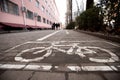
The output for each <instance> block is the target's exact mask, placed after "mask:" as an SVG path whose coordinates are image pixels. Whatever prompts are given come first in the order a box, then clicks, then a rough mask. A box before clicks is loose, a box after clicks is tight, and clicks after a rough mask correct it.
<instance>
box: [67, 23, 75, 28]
mask: <svg viewBox="0 0 120 80" xmlns="http://www.w3.org/2000/svg"><path fill="white" fill-rule="evenodd" d="M66 29H75V22H70V23H69V24H68V25H67V26H66Z"/></svg>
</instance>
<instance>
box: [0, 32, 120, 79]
mask: <svg viewBox="0 0 120 80" xmlns="http://www.w3.org/2000/svg"><path fill="white" fill-rule="evenodd" d="M0 80H120V44H119V43H115V42H111V41H107V40H104V39H101V38H98V37H95V36H91V35H88V34H84V33H80V32H76V31H73V30H42V31H32V32H23V33H10V34H0Z"/></svg>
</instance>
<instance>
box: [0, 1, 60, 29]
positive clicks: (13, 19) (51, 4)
mask: <svg viewBox="0 0 120 80" xmlns="http://www.w3.org/2000/svg"><path fill="white" fill-rule="evenodd" d="M9 1H11V2H13V3H15V4H17V5H18V7H19V15H14V14H10V13H6V12H2V11H0V22H4V23H13V24H24V25H29V26H35V28H38V27H42V28H50V27H51V24H47V22H46V23H43V18H45V19H46V21H47V20H49V22H50V21H51V22H52V23H53V22H59V12H58V10H57V8H56V4H55V1H54V0H37V1H39V7H36V5H35V2H36V0H32V2H30V0H9ZM22 1H23V4H22ZM46 1H47V3H46ZM23 5H24V6H25V7H26V9H27V10H30V11H32V12H33V13H37V14H38V15H39V16H41V22H38V21H37V17H33V20H32V19H28V18H26V14H25V12H22V10H21V7H22V6H23ZM42 6H44V8H45V11H44V12H43V11H42ZM46 10H47V11H48V13H47V12H46ZM54 13H57V14H56V15H55V14H54Z"/></svg>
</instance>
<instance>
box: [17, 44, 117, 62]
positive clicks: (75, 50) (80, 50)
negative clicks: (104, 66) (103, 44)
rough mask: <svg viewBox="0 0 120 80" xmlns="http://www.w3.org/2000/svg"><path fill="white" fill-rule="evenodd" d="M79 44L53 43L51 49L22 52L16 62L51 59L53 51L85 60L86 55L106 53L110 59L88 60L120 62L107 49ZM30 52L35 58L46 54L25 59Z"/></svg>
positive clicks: (43, 48)
mask: <svg viewBox="0 0 120 80" xmlns="http://www.w3.org/2000/svg"><path fill="white" fill-rule="evenodd" d="M78 44H79V43H72V44H69V45H58V44H56V43H52V44H51V46H49V47H35V48H30V49H26V50H23V51H21V52H20V53H19V54H17V55H16V56H15V61H20V62H32V61H40V60H43V59H44V58H45V57H49V56H50V55H51V54H52V52H53V49H54V50H57V51H60V52H63V53H66V54H68V55H74V54H77V55H79V56H80V58H85V57H87V56H86V55H94V54H98V52H97V51H96V50H99V51H102V52H104V53H107V54H108V55H109V56H110V57H109V58H96V57H88V59H89V60H90V61H92V62H103V63H106V62H115V61H119V57H118V56H117V55H116V54H114V53H113V52H111V51H109V50H107V49H103V48H100V47H94V46H78ZM67 46H69V47H70V48H69V49H68V50H65V49H61V48H59V47H67ZM29 52H31V55H33V56H34V55H37V54H40V53H43V52H44V53H45V54H43V55H42V56H41V57H35V58H25V57H23V56H22V55H23V54H26V53H29ZM101 54H102V53H101ZM28 56H29V55H28Z"/></svg>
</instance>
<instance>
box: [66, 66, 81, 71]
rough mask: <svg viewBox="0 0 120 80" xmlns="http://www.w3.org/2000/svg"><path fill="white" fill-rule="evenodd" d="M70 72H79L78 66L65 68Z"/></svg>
mask: <svg viewBox="0 0 120 80" xmlns="http://www.w3.org/2000/svg"><path fill="white" fill-rule="evenodd" d="M67 68H69V69H70V70H71V71H81V67H79V66H67Z"/></svg>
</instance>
